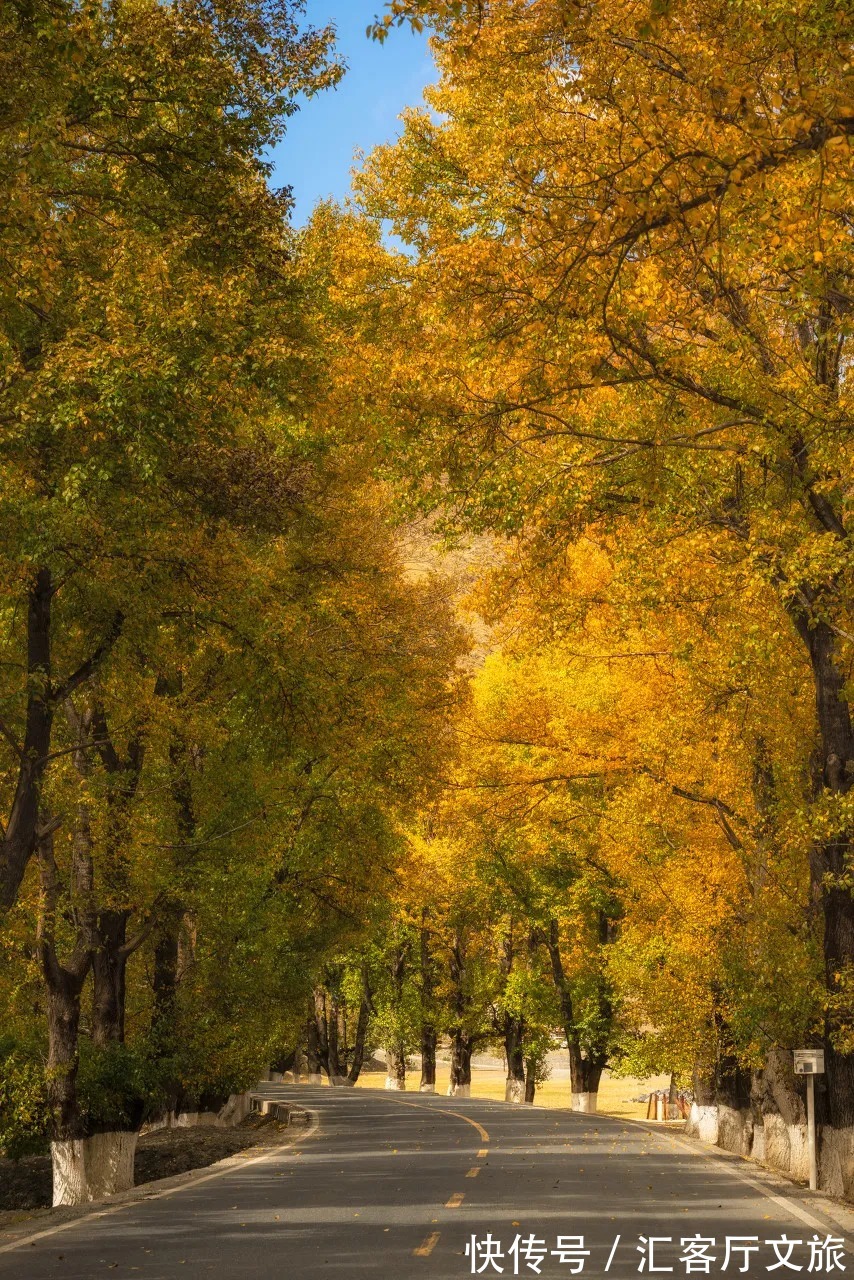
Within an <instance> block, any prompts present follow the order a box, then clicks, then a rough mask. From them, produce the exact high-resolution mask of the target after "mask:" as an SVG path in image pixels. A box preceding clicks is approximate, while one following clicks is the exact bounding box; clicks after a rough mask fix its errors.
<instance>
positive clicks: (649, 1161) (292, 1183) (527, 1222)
mask: <svg viewBox="0 0 854 1280" xmlns="http://www.w3.org/2000/svg"><path fill="white" fill-rule="evenodd" d="M263 1087H264V1089H265V1090H266V1092H267V1094H268V1096H270V1097H276V1098H283V1099H290V1100H297V1101H298V1102H299V1103H300V1104H301V1105H303V1106H306V1107H308V1108H310V1109H311V1110H312V1111H313V1112H314V1113H315V1116H316V1122H315V1123H314V1124H313V1125H312V1127H311V1130H310V1131H309V1132H306V1133H304V1134H302V1135H301V1136H300V1137H299V1139H298V1140H297V1141H296V1143H295V1145H293V1146H291V1147H289V1148H286V1149H281V1150H278V1151H275V1152H273V1153H271V1154H268V1155H265V1156H264V1157H262V1158H260V1159H254V1160H253V1159H251V1158H249V1159H247V1160H246V1161H245V1162H244V1163H243V1164H241V1166H240V1167H238V1168H232V1169H229V1170H228V1171H227V1172H225V1173H217V1172H216V1171H215V1170H214V1171H213V1176H212V1175H211V1173H210V1172H209V1173H208V1174H207V1175H206V1176H204V1177H203V1178H202V1179H200V1180H199V1181H197V1182H193V1183H190V1184H188V1185H187V1186H185V1187H182V1188H181V1189H180V1190H179V1191H177V1192H172V1193H166V1194H162V1195H160V1196H153V1197H151V1198H147V1199H143V1200H139V1201H136V1202H134V1203H131V1204H127V1205H124V1206H122V1207H120V1208H115V1207H113V1208H111V1209H110V1210H109V1211H108V1212H107V1213H106V1214H102V1215H101V1216H97V1215H92V1216H89V1217H87V1218H84V1219H81V1220H78V1221H76V1222H74V1223H73V1224H72V1225H70V1226H66V1227H62V1228H61V1229H59V1230H58V1231H53V1232H51V1233H50V1234H37V1235H36V1238H34V1239H32V1241H31V1242H30V1243H23V1244H20V1245H18V1246H17V1247H15V1248H13V1249H10V1248H9V1247H8V1246H5V1247H3V1248H0V1278H5V1277H12V1276H14V1277H15V1278H16V1280H58V1278H60V1277H61V1278H62V1280H93V1277H99V1276H102V1275H104V1276H108V1275H110V1274H112V1273H114V1272H115V1273H116V1274H118V1275H126V1276H130V1275H133V1276H134V1277H139V1280H184V1278H188V1277H189V1276H192V1277H194V1278H195V1277H198V1278H200V1280H207V1278H208V1277H210V1278H212V1280H236V1278H239V1280H279V1278H280V1277H281V1278H282V1280H290V1277H294V1280H320V1278H321V1277H324V1278H329V1280H334V1278H337V1277H341V1280H360V1278H362V1277H377V1278H379V1277H382V1278H383V1280H420V1278H421V1277H424V1280H457V1278H459V1277H463V1276H466V1275H471V1274H472V1258H471V1256H470V1255H469V1256H467V1255H466V1246H467V1245H471V1240H472V1237H474V1239H475V1246H476V1247H475V1258H474V1266H475V1273H476V1274H482V1275H487V1276H494V1275H498V1274H502V1275H514V1274H519V1275H525V1276H533V1275H537V1274H539V1275H543V1276H548V1277H559V1276H569V1275H573V1274H578V1271H577V1268H578V1266H579V1263H583V1264H584V1265H583V1271H582V1272H581V1274H582V1277H583V1278H586V1277H591V1278H592V1277H596V1278H597V1280H598V1278H601V1277H603V1276H604V1275H606V1274H607V1275H608V1276H609V1277H611V1276H613V1277H614V1278H615V1280H628V1277H637V1276H638V1275H639V1274H641V1275H644V1276H646V1275H649V1274H650V1258H649V1255H648V1252H647V1250H648V1247H649V1246H648V1245H644V1243H643V1241H640V1237H645V1238H646V1240H647V1241H649V1240H650V1239H651V1238H652V1237H658V1238H659V1239H657V1240H655V1242H654V1243H653V1245H652V1249H653V1256H652V1260H651V1261H652V1266H653V1267H654V1268H655V1272H656V1273H658V1272H659V1270H660V1271H661V1274H671V1275H672V1276H673V1277H674V1280H676V1277H679V1276H686V1275H691V1274H709V1275H712V1276H716V1275H722V1276H723V1277H724V1280H729V1277H732V1276H733V1275H744V1274H746V1275H748V1276H749V1277H756V1276H760V1275H761V1276H769V1277H771V1278H772V1280H773V1277H777V1278H778V1280H787V1278H788V1280H792V1276H793V1275H795V1274H797V1273H796V1272H794V1271H793V1270H792V1269H791V1268H790V1267H786V1266H779V1267H777V1268H776V1269H775V1270H770V1271H769V1270H768V1268H769V1267H774V1264H775V1263H777V1262H778V1261H779V1256H780V1254H782V1255H783V1256H786V1253H787V1247H786V1246H783V1245H781V1246H780V1250H779V1253H778V1252H777V1251H775V1250H774V1247H773V1246H772V1245H766V1244H765V1243H764V1242H765V1241H766V1240H780V1239H782V1238H783V1236H784V1234H785V1235H786V1236H787V1237H788V1239H790V1240H791V1239H795V1240H801V1241H804V1242H805V1243H804V1244H803V1245H798V1246H796V1247H795V1248H794V1250H793V1252H792V1253H791V1255H790V1257H789V1261H790V1262H792V1263H794V1264H795V1265H796V1266H797V1265H800V1266H802V1267H803V1275H804V1277H805V1278H806V1276H807V1274H808V1271H807V1267H808V1263H809V1248H808V1242H809V1241H810V1240H811V1238H812V1237H813V1236H814V1235H818V1236H819V1237H820V1238H821V1239H822V1240H824V1238H825V1236H826V1235H827V1234H830V1235H831V1236H833V1237H842V1236H843V1234H844V1233H843V1230H842V1228H841V1227H840V1225H839V1222H838V1221H833V1220H832V1219H830V1218H827V1217H825V1216H824V1213H823V1211H822V1209H821V1207H820V1202H814V1201H812V1200H808V1199H807V1197H806V1196H805V1195H798V1194H791V1195H790V1194H789V1193H787V1192H785V1191H782V1192H781V1190H780V1186H779V1184H776V1183H775V1181H774V1180H767V1182H764V1180H763V1175H762V1174H758V1175H754V1174H753V1172H752V1170H751V1168H750V1167H749V1166H747V1165H746V1164H744V1163H743V1162H732V1161H725V1160H721V1159H716V1158H715V1157H713V1156H709V1155H706V1154H705V1153H702V1152H698V1151H696V1150H695V1149H693V1148H692V1147H691V1146H690V1144H688V1143H686V1142H685V1140H684V1139H676V1138H674V1137H672V1136H671V1135H668V1134H667V1133H666V1132H660V1131H657V1132H651V1131H650V1130H648V1129H646V1128H644V1127H642V1126H639V1125H633V1124H631V1123H624V1122H620V1121H618V1120H612V1119H609V1118H607V1117H605V1116H575V1115H571V1114H569V1113H567V1112H558V1111H547V1110H540V1109H538V1108H535V1109H530V1108H521V1107H519V1108H517V1107H509V1106H505V1105H502V1104H500V1103H489V1102H481V1101H475V1100H465V1101H463V1100H458V1099H449V1098H442V1097H436V1098H429V1097H424V1096H423V1095H419V1094H417V1093H416V1094H407V1095H403V1096H401V1095H395V1094H385V1093H380V1092H377V1091H374V1090H367V1089H365V1090H362V1089H357V1090H348V1089H342V1090H338V1089H327V1088H308V1087H304V1086H303V1087H297V1088H294V1087H293V1086H290V1087H289V1086H286V1085H266V1086H263ZM248 1154H249V1155H250V1157H251V1153H248ZM756 1177H758V1179H759V1181H758V1182H757V1181H756ZM34 1230H36V1231H37V1232H43V1231H44V1223H43V1220H41V1221H39V1222H38V1223H37V1224H34ZM698 1234H699V1236H700V1237H704V1238H708V1237H711V1238H714V1240H715V1241H716V1244H715V1245H714V1246H708V1247H707V1249H706V1252H707V1253H708V1254H709V1255H710V1256H712V1257H714V1258H715V1261H714V1262H713V1263H710V1264H709V1271H708V1272H707V1273H704V1272H703V1271H702V1270H701V1269H700V1267H695V1268H692V1270H691V1271H688V1270H687V1267H686V1263H685V1261H684V1260H680V1259H682V1258H684V1256H685V1255H687V1253H688V1252H689V1251H690V1250H689V1249H688V1247H687V1246H686V1247H684V1248H683V1246H682V1245H681V1243H680V1242H681V1240H682V1239H683V1238H686V1239H687V1238H688V1237H692V1236H696V1235H698ZM488 1236H490V1237H491V1241H492V1243H491V1244H488V1243H486V1241H487V1237H488ZM559 1236H568V1237H579V1236H583V1237H584V1240H583V1245H582V1242H581V1241H579V1240H577V1239H575V1240H574V1241H571V1242H568V1247H567V1249H566V1251H565V1252H564V1254H563V1255H562V1254H561V1253H559V1252H552V1251H553V1250H556V1249H557V1246H558V1237H559ZM618 1236H619V1240H618V1241H617V1243H616V1245H615V1240H616V1238H617V1237H618ZM744 1236H748V1237H749V1236H755V1237H757V1239H758V1248H757V1251H755V1252H748V1253H746V1254H745V1253H744V1252H742V1251H738V1250H737V1249H736V1248H734V1247H733V1245H732V1244H731V1245H730V1258H729V1262H728V1265H727V1268H726V1270H722V1268H723V1262H724V1260H725V1251H726V1244H725V1239H726V1237H730V1238H731V1239H732V1238H735V1237H744ZM531 1237H533V1240H532V1239H531ZM663 1237H672V1238H673V1239H672V1240H671V1241H670V1242H668V1241H667V1240H665V1239H661V1238H663ZM517 1240H518V1241H519V1243H517V1245H516V1248H515V1251H514V1250H513V1248H512V1246H513V1244H514V1241H517ZM639 1242H640V1244H641V1248H642V1249H643V1250H644V1252H641V1250H640V1249H639V1248H638V1245H639ZM742 1243H744V1242H743V1241H742ZM747 1243H748V1244H749V1243H750V1242H747ZM581 1247H583V1248H584V1249H586V1250H588V1251H589V1252H588V1253H587V1254H586V1255H582V1254H578V1253H575V1252H573V1248H576V1249H578V1248H581ZM845 1250H846V1254H847V1256H844V1255H843V1258H842V1261H844V1263H845V1265H846V1267H847V1277H846V1280H854V1252H853V1251H852V1242H851V1240H850V1239H849V1240H847V1241H846V1244H845ZM543 1255H545V1256H543ZM816 1256H817V1257H820V1258H821V1259H822V1262H823V1263H824V1264H826V1262H827V1261H828V1258H829V1255H828V1254H827V1252H826V1251H825V1252H824V1253H823V1254H819V1255H816ZM609 1257H610V1264H609ZM745 1258H747V1259H748V1260H749V1263H750V1265H749V1270H748V1271H747V1272H743V1271H742V1269H741V1267H742V1262H743V1261H744V1260H745ZM641 1264H643V1271H642V1272H639V1267H640V1266H641ZM667 1267H672V1268H673V1270H672V1272H666V1271H665V1270H664V1269H665V1268H667ZM499 1268H501V1270H500V1271H499ZM815 1270H817V1268H816V1267H815V1266H814V1267H813V1271H815ZM826 1270H827V1266H826V1265H822V1267H821V1271H822V1273H824V1272H825V1271H826ZM838 1280H842V1276H841V1273H840V1274H839V1277H838Z"/></svg>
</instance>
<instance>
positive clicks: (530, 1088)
mask: <svg viewBox="0 0 854 1280" xmlns="http://www.w3.org/2000/svg"><path fill="white" fill-rule="evenodd" d="M536 1094H537V1060H536V1058H526V1060H525V1102H526V1103H527V1104H528V1106H529V1107H532V1106H533V1105H534V1098H535V1097H536Z"/></svg>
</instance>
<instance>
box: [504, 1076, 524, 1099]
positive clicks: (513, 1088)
mask: <svg viewBox="0 0 854 1280" xmlns="http://www.w3.org/2000/svg"><path fill="white" fill-rule="evenodd" d="M504 1101H505V1102H515V1103H518V1102H524V1101H525V1081H524V1080H517V1079H516V1078H515V1076H508V1077H507V1082H506V1083H505V1085H504Z"/></svg>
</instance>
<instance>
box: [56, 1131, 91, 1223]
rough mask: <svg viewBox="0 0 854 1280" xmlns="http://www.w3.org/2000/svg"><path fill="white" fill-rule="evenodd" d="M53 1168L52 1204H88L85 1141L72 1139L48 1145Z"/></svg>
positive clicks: (89, 1197)
mask: <svg viewBox="0 0 854 1280" xmlns="http://www.w3.org/2000/svg"><path fill="white" fill-rule="evenodd" d="M50 1158H51V1165H52V1166H53V1203H54V1207H56V1206H57V1205H60V1204H88V1203H89V1200H90V1199H91V1196H90V1195H89V1181H88V1178H87V1177H86V1139H85V1138H72V1139H67V1140H66V1141H64V1142H52V1143H51V1144H50Z"/></svg>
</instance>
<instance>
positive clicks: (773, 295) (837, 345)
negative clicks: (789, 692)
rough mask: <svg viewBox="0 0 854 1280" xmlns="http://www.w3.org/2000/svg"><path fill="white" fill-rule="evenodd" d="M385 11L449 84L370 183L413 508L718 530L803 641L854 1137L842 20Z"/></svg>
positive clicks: (837, 1036)
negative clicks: (430, 37)
mask: <svg viewBox="0 0 854 1280" xmlns="http://www.w3.org/2000/svg"><path fill="white" fill-rule="evenodd" d="M395 15H396V16H399V17H400V18H401V19H404V18H406V17H407V16H409V17H414V18H416V19H417V20H419V21H421V20H423V19H428V20H432V21H434V22H435V24H436V30H437V41H436V51H437V59H438V63H439V67H440V71H441V75H442V79H441V82H440V84H439V86H438V87H437V88H436V89H435V90H433V91H431V96H430V106H431V107H432V109H433V112H434V114H433V115H432V116H428V114H427V113H426V112H420V113H419V112H413V113H411V114H410V116H409V117H408V120H407V126H406V129H405V132H404V135H403V137H402V139H401V140H400V142H399V143H398V144H396V145H395V146H394V147H391V148H385V149H380V151H379V152H378V153H377V154H376V155H375V157H374V158H373V159H372V161H371V162H370V164H369V166H368V168H367V170H366V172H365V174H364V176H363V177H362V178H361V179H360V187H361V190H362V193H363V198H364V201H365V204H366V207H367V208H368V210H369V211H370V212H371V213H372V214H373V215H375V216H377V217H386V218H390V219H391V222H392V226H393V229H394V230H395V232H396V233H397V234H398V235H401V236H402V237H403V238H404V239H405V240H406V241H408V242H409V244H410V245H411V246H413V247H414V249H415V256H414V258H413V261H412V262H411V263H407V262H404V261H403V260H401V259H398V260H396V261H395V263H394V271H395V272H397V273H398V274H399V275H402V276H404V277H405V280H406V284H405V289H404V292H405V294H406V299H407V315H408V317H409V319H408V323H407V324H405V325H404V326H403V327H401V326H400V325H399V323H398V324H397V328H396V330H395V354H394V356H393V357H391V358H392V359H393V362H394V375H393V376H392V377H391V378H388V377H387V381H388V382H390V383H391V385H393V386H394V387H395V392H394V395H393V397H392V398H391V399H390V401H389V402H388V403H387V406H386V409H385V414H386V417H387V419H389V420H390V419H391V418H392V416H394V418H395V419H396V421H397V423H398V430H397V435H396V438H397V440H398V447H400V444H401V443H402V437H404V438H405V441H406V452H407V464H406V465H407V469H408V471H409V473H410V475H414V476H418V477H419V481H420V480H421V477H422V476H426V477H427V479H426V481H425V482H424V483H422V484H421V492H422V495H423V500H426V501H427V502H429V503H431V504H435V503H438V502H441V503H442V504H444V505H445V507H446V508H447V507H451V508H452V509H453V508H454V507H455V508H456V510H455V514H456V515H457V517H458V518H459V519H461V520H462V522H463V523H464V524H465V525H466V526H468V527H469V528H475V529H478V528H484V527H487V528H497V529H500V530H503V531H506V532H513V533H519V534H520V535H521V536H522V540H523V543H524V546H525V550H526V552H530V554H531V556H532V557H533V558H534V559H539V560H540V561H542V560H544V559H548V558H550V557H552V556H553V555H554V552H555V543H556V542H557V543H558V544H559V545H560V544H562V543H565V542H566V541H567V540H570V539H572V538H574V537H575V536H576V534H577V532H578V531H579V530H580V529H583V528H584V527H585V526H586V525H588V524H590V523H591V522H601V523H602V524H603V525H604V526H606V527H607V528H609V529H611V530H613V531H614V532H615V533H616V535H617V536H618V537H622V536H624V533H628V531H629V530H630V529H631V528H632V527H637V526H640V527H641V529H642V530H643V532H644V533H645V536H646V542H647V547H648V552H647V555H648V556H655V555H657V554H658V553H659V550H660V548H661V546H662V545H663V544H665V543H668V544H673V543H677V542H678V544H679V545H680V546H681V548H682V551H683V558H684V561H685V563H686V564H690V559H691V556H692V554H693V548H694V545H695V543H694V540H695V538H696V535H697V533H698V531H700V530H702V531H706V532H707V533H708V534H709V536H710V537H711V536H712V535H714V537H715V540H716V542H717V545H718V547H719V548H720V554H722V555H723V556H724V557H726V558H731V559H734V560H737V561H739V562H740V563H741V564H742V565H743V566H744V568H745V570H749V572H750V574H751V575H752V579H753V581H754V582H755V583H756V585H757V588H766V589H768V590H769V598H773V600H774V613H773V615H770V616H771V617H773V622H770V624H769V632H770V633H772V634H781V633H782V630H781V629H783V628H785V627H786V626H788V627H790V628H791V629H792V632H793V634H794V635H795V636H796V638H797V639H798V641H799V643H800V645H801V659H800V661H801V667H802V670H803V672H804V673H807V672H808V673H809V678H811V680H812V683H813V686H814V696H815V712H814V722H813V725H812V726H810V728H809V730H808V732H807V733H806V734H805V735H804V737H803V739H802V741H801V744H800V758H801V761H802V762H806V761H807V760H808V759H809V757H810V754H811V752H812V749H813V745H814V740H815V734H816V733H817V734H818V741H819V751H818V755H817V756H816V762H815V767H814V768H813V770H812V775H811V777H810V779H809V781H808V782H807V783H806V785H804V786H803V787H802V795H801V805H800V810H801V817H802V823H803V829H804V839H803V843H802V853H801V857H802V860H803V862H802V865H804V866H809V868H810V874H811V877H812V893H813V894H814V895H815V897H816V900H817V901H819V902H820V903H821V908H822V914H823V947H824V970H825V974H824V981H825V987H826V992H827V997H826V1014H827V1021H826V1029H825V1039H826V1048H827V1053H828V1087H829V1108H830V1119H831V1122H832V1124H833V1125H834V1126H836V1127H837V1128H838V1129H843V1128H847V1127H849V1126H851V1125H852V1123H854V1057H852V1056H851V1054H850V1052H849V1051H848V1040H847V1035H846V1031H845V1017H844V1015H841V1009H842V1005H843V1003H844V1000H843V999H842V992H843V991H844V990H845V989H846V983H847V981H848V979H847V977H846V975H847V974H848V972H849V970H850V968H851V966H852V963H854V950H853V949H852V948H854V927H852V922H854V899H852V895H851V892H850V887H849V886H848V882H847V875H848V871H847V868H848V865H849V862H850V849H851V830H850V823H849V820H848V817H847V800H846V796H847V794H848V791H849V788H850V778H849V774H850V773H851V772H852V771H854V760H852V738H851V727H850V719H851V715H850V708H849V703H848V697H847V692H846V687H845V671H846V669H847V663H848V660H849V659H848V647H849V645H850V640H849V639H848V636H849V634H850V623H849V618H848V615H849V612H850V603H851V588H850V578H851V563H850V534H849V527H848V524H849V517H848V510H847V506H848V499H847V497H846V494H847V491H848V481H847V477H848V473H849V470H850V457H849V453H850V439H851V424H850V404H849V401H850V385H849V383H850V379H849V378H848V377H847V374H846V369H847V365H846V359H845V351H846V350H847V344H848V342H849V340H850V315H851V299H850V293H851V288H850V283H851V261H850V227H849V220H848V215H847V212H846V208H845V194H844V193H845V191H846V189H847V187H848V186H849V185H850V181H851V164H852V151H851V147H850V138H851V136H852V132H854V116H852V110H851V94H852V89H851V69H850V63H849V62H848V60H847V53H846V49H847V45H848V42H849V40H850V34H851V32H850V23H849V17H848V15H847V13H844V12H842V11H840V10H839V9H838V7H835V6H831V5H824V4H816V5H811V6H809V7H808V10H807V9H804V7H803V6H800V5H798V4H795V3H792V4H786V5H782V6H777V7H776V8H774V9H773V10H768V8H767V6H765V5H760V4H754V3H750V2H747V3H743V4H740V5H739V7H738V22H737V23H736V22H733V20H732V17H733V13H732V9H731V7H727V8H726V11H725V12H724V10H722V9H721V7H720V6H718V5H716V4H709V3H706V2H705V0H697V2H696V3H690V4H688V5H687V6H686V5H680V6H678V7H677V6H671V5H662V6H657V7H656V8H655V9H654V11H652V12H651V13H650V12H647V11H646V10H643V11H641V10H638V9H636V8H633V7H632V6H630V5H627V4H622V3H619V2H617V0H614V2H613V3H612V2H610V0H609V3H607V4H605V5H599V6H566V5H565V4H562V3H558V2H557V0H544V2H543V3H538V4H535V5H523V4H520V3H517V2H516V0H495V2H494V3H490V4H489V5H487V6H482V5H474V4H472V5H468V4H462V5H459V4H454V5H431V4H420V3H418V4H405V3H400V4H395V5H393V6H392V8H391V13H390V17H391V18H392V19H393V18H394V17H395ZM385 270H386V273H387V275H390V273H391V268H389V267H387V268H386V269H385ZM393 309H394V307H393V306H392V307H391V308H390V310H393ZM398 321H399V314H398V313H397V312H395V322H396V323H397V322H398ZM370 332H373V333H374V334H376V333H377V326H376V323H375V322H374V323H373V327H372V329H371V330H370ZM377 349H378V350H382V351H384V352H385V353H387V352H388V346H387V344H386V346H385V348H383V347H382V344H381V343H380V344H378V348H377ZM416 351H417V358H416V356H415V353H416ZM404 424H409V425H408V426H407V427H404ZM635 545H636V547H638V549H639V540H636V542H635ZM831 815H832V816H831Z"/></svg>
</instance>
